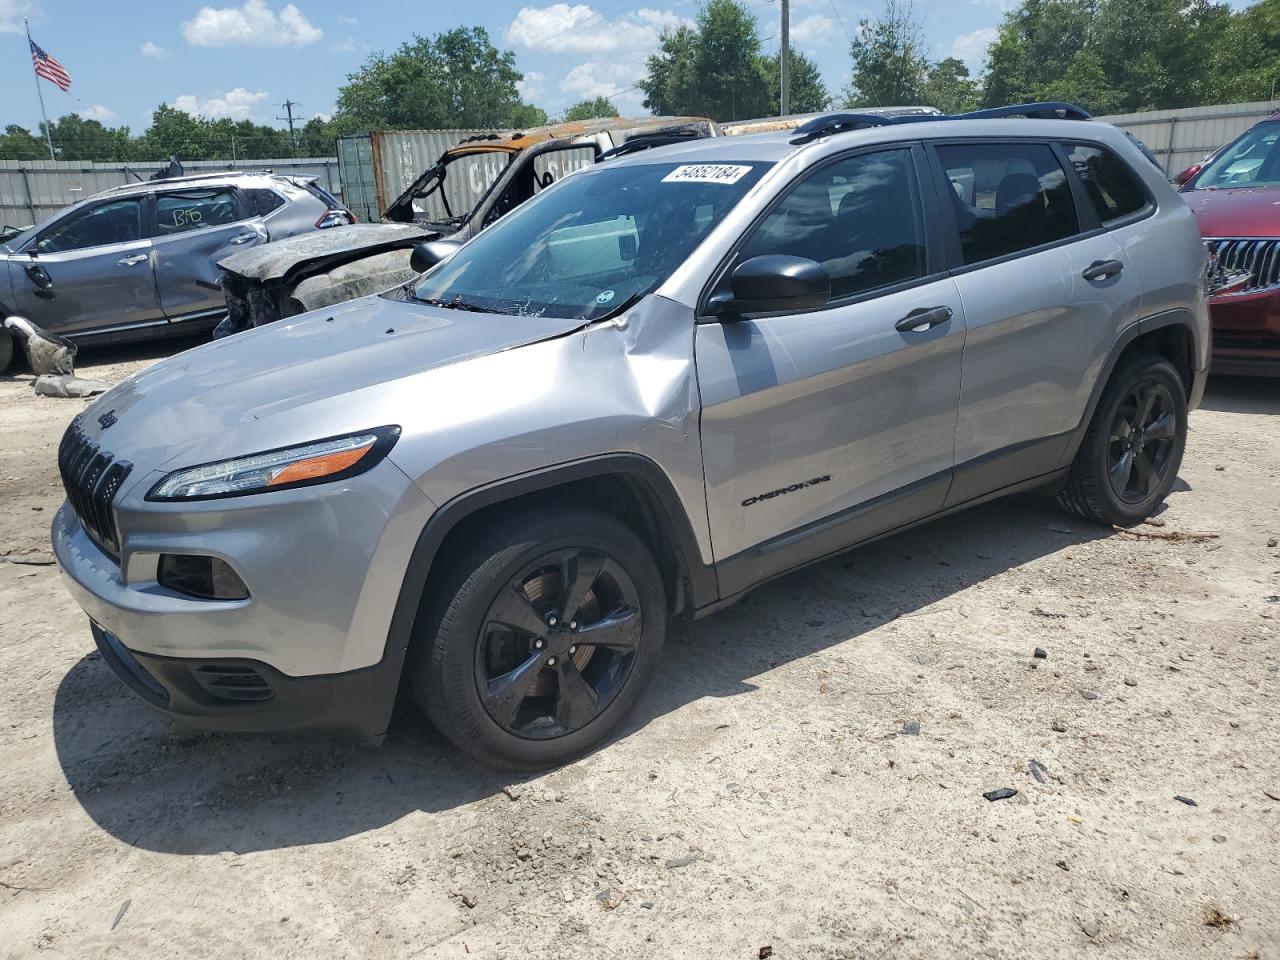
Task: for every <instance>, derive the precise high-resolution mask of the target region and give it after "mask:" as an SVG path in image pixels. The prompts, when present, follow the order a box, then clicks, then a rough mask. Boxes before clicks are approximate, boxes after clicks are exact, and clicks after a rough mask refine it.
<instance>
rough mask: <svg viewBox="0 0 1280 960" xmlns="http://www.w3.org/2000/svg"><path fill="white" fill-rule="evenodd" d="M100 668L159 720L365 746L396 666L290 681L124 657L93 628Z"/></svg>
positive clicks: (390, 693)
mask: <svg viewBox="0 0 1280 960" xmlns="http://www.w3.org/2000/svg"><path fill="white" fill-rule="evenodd" d="M89 623H90V627H91V629H92V630H93V639H94V643H96V644H97V647H98V652H99V653H100V654H101V655H102V659H103V662H104V663H106V664H107V666H108V667H110V668H111V670H112V672H113V673H115V675H116V676H117V677H118V678H119V679H120V680H121V682H122V683H124V685H125V686H126V687H128V688H129V689H130V690H131V691H133V692H134V693H135V694H137V695H138V696H139V697H140V698H141V699H142V700H143V701H144V702H146V703H147V704H148V705H150V706H151V707H154V708H155V709H156V710H159V711H160V712H161V713H163V714H164V715H165V716H167V717H169V718H171V719H173V720H176V721H178V722H179V723H183V724H186V725H187V726H191V727H196V728H198V729H201V730H213V731H217V732H221V733H273V732H280V731H303V730H306V731H325V732H332V733H341V734H344V735H349V736H353V737H355V738H357V739H360V740H369V739H372V738H375V737H378V736H381V735H382V734H383V733H385V732H386V729H387V721H388V719H389V717H390V714H391V706H392V704H393V703H394V700H395V692H396V687H397V684H398V682H399V678H400V667H401V665H402V664H401V661H400V660H395V662H392V661H393V659H394V658H387V659H386V660H384V662H383V663H380V664H377V665H375V666H373V667H370V668H367V669H365V670H353V671H351V672H350V673H341V674H332V675H329V676H314V677H289V676H286V675H285V674H283V673H280V672H279V671H278V670H275V669H273V668H272V667H270V666H268V665H267V664H265V663H262V662H260V661H255V660H228V659H222V660H199V659H186V658H179V657H157V656H152V655H149V654H145V653H139V652H137V651H134V650H130V649H129V648H128V647H126V646H125V645H124V643H123V642H121V640H120V639H119V638H118V637H116V636H115V635H114V634H112V633H110V632H108V631H106V630H104V629H102V627H100V626H99V625H98V624H96V623H94V622H93V621H92V620H91V621H89Z"/></svg>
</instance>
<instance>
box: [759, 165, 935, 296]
mask: <svg viewBox="0 0 1280 960" xmlns="http://www.w3.org/2000/svg"><path fill="white" fill-rule="evenodd" d="M765 254H788V255H790V256H793V257H806V258H808V259H810V260H816V261H818V262H819V263H821V264H822V265H823V266H824V267H826V269H827V273H829V274H830V275H831V297H832V299H837V298H840V297H848V296H852V295H854V294H858V293H864V292H866V291H868V290H874V289H876V288H878V287H885V286H889V285H891V284H895V283H901V282H902V281H905V280H911V279H914V278H916V277H922V276H924V273H925V243H924V231H923V228H922V226H921V218H920V200H919V190H918V188H917V186H916V179H915V174H914V172H913V169H912V162H911V151H910V150H886V151H882V152H879V153H866V154H859V155H858V156H854V157H847V158H845V159H843V160H838V161H836V162H835V163H831V164H828V165H827V166H824V167H822V168H820V169H819V170H817V171H816V172H814V173H813V174H811V175H809V176H808V177H807V178H806V179H804V180H802V181H801V182H800V183H799V184H798V185H797V186H796V187H795V188H794V189H792V190H791V192H790V193H788V194H787V196H786V197H785V198H783V200H782V202H781V203H779V204H778V205H777V206H776V207H775V208H774V209H773V211H772V212H770V213H769V215H768V216H767V217H765V219H764V220H763V222H761V224H760V225H759V227H757V228H756V231H755V233H753V234H752V235H751V237H750V238H749V239H748V240H747V242H746V243H745V244H744V245H743V247H742V250H741V251H740V252H739V254H738V257H737V262H739V263H740V262H742V261H744V260H749V259H750V258H752V257H758V256H763V255H765Z"/></svg>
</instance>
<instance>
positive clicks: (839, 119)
mask: <svg viewBox="0 0 1280 960" xmlns="http://www.w3.org/2000/svg"><path fill="white" fill-rule="evenodd" d="M997 117H1030V118H1034V119H1038V120H1092V119H1093V115H1092V114H1090V113H1089V111H1087V110H1085V109H1084V108H1083V107H1077V106H1076V105H1075V104H1074V103H1064V102H1062V101H1061V100H1048V101H1045V102H1043V103H1018V104H1014V105H1012V106H1007V107H988V108H987V109H985V110H973V111H970V112H969V113H953V114H906V115H898V116H887V117H886V116H880V115H877V114H874V113H829V114H824V115H823V116H821V117H814V118H813V119H812V120H810V121H809V122H808V123H806V124H805V125H804V126H801V127H797V128H796V130H795V133H796V136H795V137H794V138H792V140H791V142H792V143H793V144H795V145H797V146H799V145H800V144H802V143H811V142H812V141H814V140H817V139H818V138H819V137H826V136H830V135H831V134H833V133H845V132H848V131H851V130H865V129H866V128H868V127H883V126H888V125H890V124H899V123H932V122H934V121H941V120H991V119H995V118H997Z"/></svg>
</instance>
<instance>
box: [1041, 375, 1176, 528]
mask: <svg viewBox="0 0 1280 960" xmlns="http://www.w3.org/2000/svg"><path fill="white" fill-rule="evenodd" d="M1186 444H1187V394H1186V387H1185V386H1184V385H1183V383H1182V378H1181V377H1180V376H1178V371H1177V370H1175V369H1174V367H1173V364H1171V363H1170V362H1169V361H1168V360H1166V359H1164V358H1163V357H1160V356H1156V355H1154V354H1146V355H1143V356H1137V357H1134V358H1132V359H1131V360H1129V361H1127V362H1126V363H1124V365H1123V366H1121V367H1120V368H1119V369H1118V370H1117V371H1116V372H1115V374H1114V375H1113V376H1112V378H1111V381H1110V383H1108V384H1107V388H1106V390H1105V391H1104V392H1103V394H1102V399H1101V400H1099V401H1098V408H1097V410H1095V411H1094V414H1093V420H1092V421H1091V422H1090V423H1089V429H1088V431H1087V432H1086V433H1085V437H1084V440H1083V441H1082V442H1081V444H1080V450H1079V451H1078V452H1077V453H1076V458H1075V460H1074V461H1073V462H1072V464H1071V472H1070V474H1069V475H1068V477H1067V482H1066V484H1065V485H1064V486H1063V489H1062V492H1061V493H1060V494H1059V500H1060V501H1061V503H1062V505H1063V506H1065V507H1066V508H1067V509H1068V510H1070V511H1071V512H1072V513H1074V514H1076V516H1078V517H1081V518H1083V519H1086V520H1094V521H1096V522H1098V523H1105V524H1116V525H1119V526H1131V525H1133V524H1135V523H1141V522H1142V521H1143V520H1145V519H1146V518H1147V517H1149V516H1151V514H1152V512H1153V511H1154V510H1155V508H1156V507H1157V506H1159V504H1160V503H1161V502H1162V501H1163V500H1164V498H1165V497H1166V496H1168V494H1169V491H1170V489H1172V487H1173V482H1174V480H1176V479H1177V476H1178V467H1179V466H1180V465H1181V464H1182V454H1183V451H1184V450H1185V448H1186Z"/></svg>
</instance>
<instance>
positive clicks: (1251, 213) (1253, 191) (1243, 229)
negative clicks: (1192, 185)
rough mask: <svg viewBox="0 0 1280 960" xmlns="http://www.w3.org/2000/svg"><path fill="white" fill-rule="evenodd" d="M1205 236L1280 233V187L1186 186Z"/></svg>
mask: <svg viewBox="0 0 1280 960" xmlns="http://www.w3.org/2000/svg"><path fill="white" fill-rule="evenodd" d="M1182 199H1183V201H1184V202H1185V203H1186V205H1187V206H1188V207H1190V208H1191V212H1192V213H1194V214H1195V216H1196V223H1197V224H1199V226H1200V235H1201V236H1202V237H1280V187H1219V188H1217V189H1214V190H1186V191H1183V193H1182Z"/></svg>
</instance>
